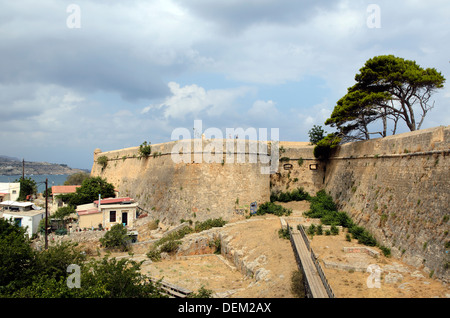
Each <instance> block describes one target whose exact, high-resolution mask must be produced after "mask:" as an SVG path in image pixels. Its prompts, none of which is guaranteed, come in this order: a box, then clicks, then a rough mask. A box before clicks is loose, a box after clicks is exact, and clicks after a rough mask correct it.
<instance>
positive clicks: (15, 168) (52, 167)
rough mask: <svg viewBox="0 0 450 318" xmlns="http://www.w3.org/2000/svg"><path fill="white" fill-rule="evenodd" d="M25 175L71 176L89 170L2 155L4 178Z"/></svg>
mask: <svg viewBox="0 0 450 318" xmlns="http://www.w3.org/2000/svg"><path fill="white" fill-rule="evenodd" d="M23 171H24V172H25V175H27V176H32V175H70V174H74V173H77V172H87V173H89V172H90V171H89V170H87V169H76V168H71V167H69V166H68V165H66V164H61V163H48V162H32V161H25V162H24V164H23V162H22V160H19V159H17V158H13V157H8V156H2V155H0V175H2V176H17V175H20V176H22V172H23Z"/></svg>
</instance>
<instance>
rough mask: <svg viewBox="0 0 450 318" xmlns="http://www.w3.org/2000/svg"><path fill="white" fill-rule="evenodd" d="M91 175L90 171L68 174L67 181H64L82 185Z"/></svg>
mask: <svg viewBox="0 0 450 318" xmlns="http://www.w3.org/2000/svg"><path fill="white" fill-rule="evenodd" d="M89 177H90V175H89V173H86V172H77V173H74V174H71V175H70V176H68V177H67V179H66V181H64V185H81V184H82V183H83V181H84V180H86V179H88V178H89Z"/></svg>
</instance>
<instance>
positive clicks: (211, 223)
mask: <svg viewBox="0 0 450 318" xmlns="http://www.w3.org/2000/svg"><path fill="white" fill-rule="evenodd" d="M225 224H227V221H225V220H223V219H222V218H218V219H208V220H206V221H203V222H197V223H195V232H201V231H206V230H209V229H211V228H213V227H222V226H224V225H225Z"/></svg>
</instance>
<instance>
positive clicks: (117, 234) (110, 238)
mask: <svg viewBox="0 0 450 318" xmlns="http://www.w3.org/2000/svg"><path fill="white" fill-rule="evenodd" d="M100 243H102V245H103V246H104V247H105V248H107V249H119V250H121V251H128V250H129V248H130V244H131V238H130V237H129V236H128V235H127V229H126V228H125V227H124V226H123V225H122V224H116V225H114V226H113V227H112V228H111V230H109V231H108V232H106V234H105V235H104V236H103V237H102V238H101V239H100Z"/></svg>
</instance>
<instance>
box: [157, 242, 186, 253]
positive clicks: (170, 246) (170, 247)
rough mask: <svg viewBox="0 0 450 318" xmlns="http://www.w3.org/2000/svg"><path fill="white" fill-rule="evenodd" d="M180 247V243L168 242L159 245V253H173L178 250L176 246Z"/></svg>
mask: <svg viewBox="0 0 450 318" xmlns="http://www.w3.org/2000/svg"><path fill="white" fill-rule="evenodd" d="M180 245H181V241H175V240H169V241H167V242H165V243H164V244H162V245H161V247H160V249H159V250H160V251H161V252H166V253H169V254H170V253H173V252H175V251H176V250H177V249H178V246H180Z"/></svg>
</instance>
